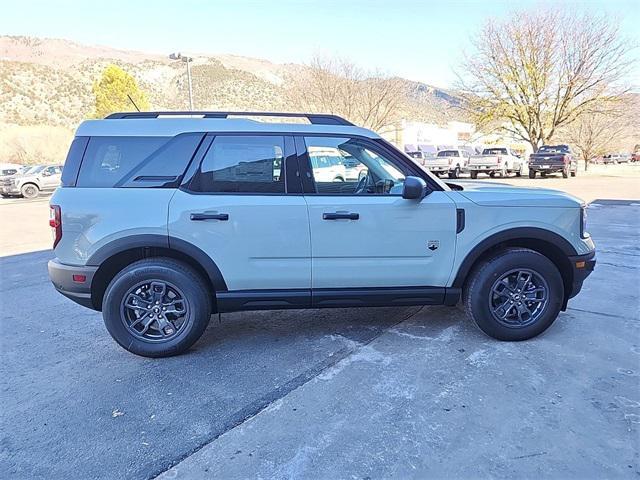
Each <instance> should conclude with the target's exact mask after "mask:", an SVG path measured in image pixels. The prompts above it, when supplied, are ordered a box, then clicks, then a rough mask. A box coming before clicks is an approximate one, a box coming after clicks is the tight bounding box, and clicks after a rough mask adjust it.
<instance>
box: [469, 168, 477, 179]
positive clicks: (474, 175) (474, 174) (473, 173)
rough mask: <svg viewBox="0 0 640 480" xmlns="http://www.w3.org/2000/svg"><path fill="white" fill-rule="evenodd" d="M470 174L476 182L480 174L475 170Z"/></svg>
mask: <svg viewBox="0 0 640 480" xmlns="http://www.w3.org/2000/svg"><path fill="white" fill-rule="evenodd" d="M469 173H470V174H471V178H473V179H474V180H475V179H476V178H478V172H474V171H473V170H471V172H469Z"/></svg>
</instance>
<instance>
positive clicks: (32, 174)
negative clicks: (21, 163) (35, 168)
mask: <svg viewBox="0 0 640 480" xmlns="http://www.w3.org/2000/svg"><path fill="white" fill-rule="evenodd" d="M39 176H40V174H39V173H30V174H26V173H15V174H13V175H7V176H5V177H2V178H4V179H7V178H10V179H12V180H13V179H14V178H15V179H21V178H36V177H39Z"/></svg>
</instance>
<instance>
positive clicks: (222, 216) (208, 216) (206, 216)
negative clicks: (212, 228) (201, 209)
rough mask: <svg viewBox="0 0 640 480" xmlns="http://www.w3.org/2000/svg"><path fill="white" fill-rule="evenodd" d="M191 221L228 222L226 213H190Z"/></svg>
mask: <svg viewBox="0 0 640 480" xmlns="http://www.w3.org/2000/svg"><path fill="white" fill-rule="evenodd" d="M190 218H191V220H194V221H201V220H223V221H224V220H229V214H228V213H192V214H191V217H190Z"/></svg>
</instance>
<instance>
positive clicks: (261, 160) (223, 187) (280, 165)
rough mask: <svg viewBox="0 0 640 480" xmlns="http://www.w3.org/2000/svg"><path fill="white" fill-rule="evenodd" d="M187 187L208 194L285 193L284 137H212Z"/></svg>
mask: <svg viewBox="0 0 640 480" xmlns="http://www.w3.org/2000/svg"><path fill="white" fill-rule="evenodd" d="M189 188H190V189H191V190H193V191H196V192H209V193H225V192H237V193H285V182H284V138H283V137H280V136H270V135H269V136H267V135H265V136H248V135H246V136H245V135H218V136H216V137H215V138H214V139H213V142H212V143H211V146H210V147H209V151H208V152H207V154H206V155H205V157H204V158H203V160H202V164H201V165H200V168H199V169H198V171H197V172H196V174H195V175H194V177H193V179H192V180H191V183H190V184H189Z"/></svg>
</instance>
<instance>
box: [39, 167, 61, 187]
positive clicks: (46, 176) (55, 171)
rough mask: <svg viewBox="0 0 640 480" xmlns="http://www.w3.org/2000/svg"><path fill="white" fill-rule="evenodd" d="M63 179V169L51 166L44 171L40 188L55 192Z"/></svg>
mask: <svg viewBox="0 0 640 480" xmlns="http://www.w3.org/2000/svg"><path fill="white" fill-rule="evenodd" d="M61 178H62V167H58V166H51V167H47V168H45V169H44V170H43V171H42V175H41V176H40V186H41V187H42V190H55V189H56V188H58V186H59V185H60V179H61Z"/></svg>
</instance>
